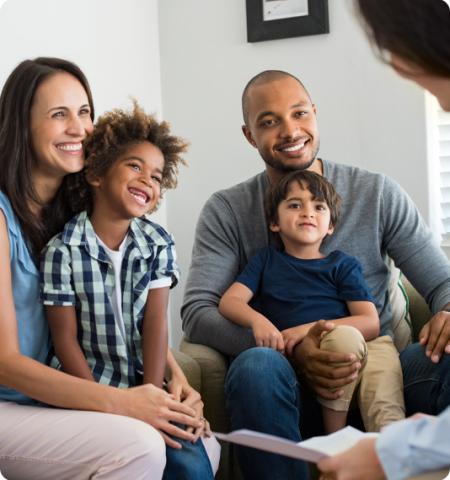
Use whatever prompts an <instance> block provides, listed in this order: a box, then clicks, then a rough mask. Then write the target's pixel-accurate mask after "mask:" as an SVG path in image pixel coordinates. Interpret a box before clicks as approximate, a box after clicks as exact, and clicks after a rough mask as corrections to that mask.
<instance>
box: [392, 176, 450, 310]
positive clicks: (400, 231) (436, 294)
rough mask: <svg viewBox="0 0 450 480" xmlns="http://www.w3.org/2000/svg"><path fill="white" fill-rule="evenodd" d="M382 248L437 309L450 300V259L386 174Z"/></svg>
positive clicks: (398, 186) (432, 308) (414, 209)
mask: <svg viewBox="0 0 450 480" xmlns="http://www.w3.org/2000/svg"><path fill="white" fill-rule="evenodd" d="M382 228H383V232H384V236H383V244H384V245H383V248H385V249H386V251H387V253H388V255H389V256H390V257H391V258H392V259H393V260H394V262H395V265H396V266H397V267H398V268H399V269H400V270H401V271H402V272H403V273H404V274H405V276H406V277H407V278H408V280H409V281H410V282H411V283H412V285H413V286H414V287H415V288H416V289H417V291H418V292H419V293H420V294H421V295H422V296H423V297H424V298H425V300H426V301H427V303H428V305H429V306H430V309H431V311H432V312H434V313H436V312H437V311H439V310H441V309H442V308H443V307H444V306H445V305H446V304H447V303H448V302H450V262H449V260H448V259H447V257H446V256H445V254H444V252H443V251H442V250H441V248H440V246H439V244H438V242H437V240H436V238H435V237H434V236H433V234H432V232H431V231H430V229H429V228H428V227H427V225H426V224H425V222H424V220H423V219H422V217H421V216H420V214H419V212H418V210H417V207H416V206H415V205H414V203H413V201H412V200H411V198H410V197H409V196H408V194H407V193H406V192H405V191H404V190H403V189H402V188H401V187H400V185H398V184H397V183H396V182H394V180H392V179H390V178H389V177H385V179H384V186H383V203H382Z"/></svg>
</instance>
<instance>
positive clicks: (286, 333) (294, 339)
mask: <svg viewBox="0 0 450 480" xmlns="http://www.w3.org/2000/svg"><path fill="white" fill-rule="evenodd" d="M311 326H312V325H311V324H310V323H307V324H306V325H299V326H298V327H292V328H286V330H282V332H281V335H282V336H283V340H284V349H285V352H286V355H288V356H289V357H290V356H291V355H292V353H293V351H294V348H295V346H296V345H297V344H299V343H300V342H301V341H302V340H303V339H304V338H305V335H306V334H307V333H308V331H309V329H310V328H311Z"/></svg>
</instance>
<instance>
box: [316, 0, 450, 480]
mask: <svg viewBox="0 0 450 480" xmlns="http://www.w3.org/2000/svg"><path fill="white" fill-rule="evenodd" d="M357 6H358V9H359V13H360V15H361V17H362V20H363V23H364V24H365V27H366V31H367V33H368V35H369V38H370V39H371V40H372V42H373V43H374V44H375V45H376V47H377V48H378V49H379V51H380V53H381V54H382V57H383V59H385V60H386V61H387V62H388V63H389V64H390V65H391V66H392V67H393V68H394V70H395V71H396V72H397V73H399V74H400V75H401V76H402V77H405V78H408V79H410V80H412V81H414V82H416V83H417V84H418V85H420V86H422V87H423V88H425V89H426V90H428V91H429V92H430V93H432V94H433V95H434V96H435V97H436V98H437V99H438V101H439V103H440V105H441V107H442V109H443V110H445V111H450V7H449V3H448V2H446V1H444V0H357ZM446 310H447V312H450V305H447V309H446ZM447 312H441V313H440V314H439V315H436V316H435V317H434V319H433V321H430V322H429V323H428V324H427V325H426V326H425V327H424V328H423V329H422V330H421V332H420V333H419V341H420V344H421V345H422V346H423V347H425V354H426V355H427V356H428V357H431V358H432V359H433V357H434V356H435V355H436V356H437V358H441V361H442V355H447V356H448V355H449V354H450V313H447ZM435 367H436V368H439V363H438V364H437V365H435ZM430 368H432V367H431V362H430ZM430 377H431V375H430ZM405 390H406V389H405ZM423 400H426V399H423ZM449 432H450V407H448V408H447V409H446V410H444V411H443V412H442V413H441V414H440V415H439V416H437V417H432V416H428V415H417V416H415V417H413V418H411V419H407V420H403V421H400V422H396V423H393V424H392V425H389V426H388V427H387V428H386V429H385V430H383V431H382V432H381V434H380V435H379V437H378V438H377V439H364V440H361V441H360V442H358V443H357V444H356V445H355V446H354V447H353V448H351V449H349V450H347V451H346V452H344V453H342V454H340V455H336V456H335V457H331V458H328V459H325V460H321V461H320V462H319V464H318V467H319V469H320V470H321V471H322V472H323V473H322V476H321V479H336V480H356V479H363V478H364V479H366V478H367V479H368V478H370V479H371V480H378V479H385V478H387V479H389V480H403V479H406V478H409V477H411V476H413V475H416V474H418V473H421V472H426V471H433V470H439V469H441V468H444V467H446V470H448V467H450V435H449ZM444 475H445V473H443V472H437V473H436V477H435V478H436V479H441V478H443V476H444ZM427 478H430V479H431V477H427ZM446 478H447V477H446Z"/></svg>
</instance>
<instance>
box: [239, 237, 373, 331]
mask: <svg viewBox="0 0 450 480" xmlns="http://www.w3.org/2000/svg"><path fill="white" fill-rule="evenodd" d="M236 281H237V282H239V283H242V284H244V285H245V286H246V287H248V288H249V289H250V290H251V291H252V292H253V295H254V297H253V299H252V302H251V305H252V307H253V308H255V309H256V310H257V311H258V312H260V313H261V314H263V315H264V316H265V317H267V318H268V319H269V320H270V321H271V322H272V323H273V324H274V325H275V326H276V327H277V328H278V329H279V330H284V329H286V328H290V327H296V326H298V325H302V324H305V323H310V322H314V321H317V320H330V319H335V318H342V317H346V316H348V315H349V311H348V308H347V304H346V302H347V301H369V302H373V298H372V295H371V294H370V292H369V289H368V287H367V284H366V281H365V280H364V276H363V273H362V268H361V264H360V263H359V262H358V260H357V259H356V258H354V257H352V256H350V255H347V254H346V253H343V252H340V251H339V250H335V251H334V252H331V253H330V254H329V255H328V256H327V257H325V258H320V259H314V260H302V259H300V258H296V257H292V256H291V255H289V254H287V253H286V252H282V251H278V250H275V249H274V248H273V247H266V248H263V249H262V250H260V251H259V252H258V253H257V254H256V255H255V256H254V257H253V258H252V259H251V260H250V261H249V263H248V264H247V266H246V267H245V268H244V270H243V271H242V273H241V274H240V275H239V276H238V277H237V279H236Z"/></svg>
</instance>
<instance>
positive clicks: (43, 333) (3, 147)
mask: <svg viewBox="0 0 450 480" xmlns="http://www.w3.org/2000/svg"><path fill="white" fill-rule="evenodd" d="M93 118H94V106H93V102H92V95H91V91H90V88H89V85H88V82H87V80H86V78H85V76H84V75H83V73H82V72H81V70H80V69H79V68H78V67H77V66H76V65H74V64H73V63H71V62H68V61H65V60H61V59H56V58H37V59H35V60H26V61H23V62H22V63H20V64H19V65H18V66H17V67H16V68H15V69H14V70H13V72H12V73H11V74H10V76H9V77H8V79H7V81H6V83H5V85H4V87H3V91H2V93H1V97H0V285H1V288H0V305H1V310H0V471H1V472H2V473H3V475H5V476H6V477H7V478H8V479H20V480H24V479H31V478H32V479H33V480H39V479H45V480H49V479H55V480H62V479H70V480H73V479H80V480H81V479H83V480H84V479H87V478H92V479H103V478H104V479H124V478H130V479H133V480H135V479H144V478H145V479H148V478H152V479H159V478H161V477H162V474H163V470H164V465H165V445H164V440H163V436H162V435H161V433H164V434H165V437H166V438H167V435H171V436H175V437H178V438H180V439H184V440H194V438H195V435H194V434H193V433H191V431H190V430H189V428H188V429H187V430H184V429H183V428H179V427H178V426H177V425H179V424H181V425H184V426H186V427H191V428H194V429H196V428H199V427H201V426H202V424H203V422H202V421H201V420H199V419H198V416H197V414H196V412H195V410H194V409H193V408H191V407H189V406H187V405H185V404H183V403H181V402H179V401H177V400H175V399H174V397H173V396H172V395H170V394H169V393H166V392H165V391H164V390H162V389H160V388H158V387H156V386H154V385H151V384H146V385H142V386H138V387H135V388H129V389H119V388H114V387H111V386H107V385H101V384H97V383H95V382H91V381H88V380H84V379H80V378H76V377H74V376H71V375H68V374H66V373H63V372H61V371H58V370H55V369H53V368H50V367H48V366H46V365H45V364H44V363H45V360H46V357H47V355H48V352H49V332H48V326H47V322H46V319H45V316H44V310H43V306H42V304H41V302H40V298H39V269H38V257H39V253H40V251H41V249H42V248H43V247H44V245H45V244H46V242H47V241H48V240H49V239H50V237H52V236H53V235H54V234H55V233H57V232H59V231H61V230H62V228H63V226H64V224H65V222H67V221H68V220H69V219H70V218H71V216H72V213H73V212H71V211H70V208H69V202H68V201H66V200H67V195H68V193H67V189H66V180H67V177H68V176H69V175H70V174H72V173H75V172H78V171H80V170H81V169H82V167H83V165H84V153H83V148H82V144H83V141H84V139H85V138H86V136H87V135H88V134H90V133H91V132H92V128H93V127H92V121H93ZM44 404H48V405H50V406H53V407H59V408H48V407H46V406H45V405H44Z"/></svg>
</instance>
